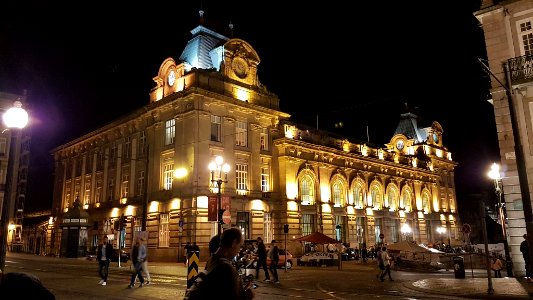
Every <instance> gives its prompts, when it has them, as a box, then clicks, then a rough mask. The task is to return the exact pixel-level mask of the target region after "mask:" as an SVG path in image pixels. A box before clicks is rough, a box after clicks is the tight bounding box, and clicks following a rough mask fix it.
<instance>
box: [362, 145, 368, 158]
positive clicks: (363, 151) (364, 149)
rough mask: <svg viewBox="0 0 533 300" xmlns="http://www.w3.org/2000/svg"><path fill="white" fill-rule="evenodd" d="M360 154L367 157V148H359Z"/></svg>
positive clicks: (364, 146)
mask: <svg viewBox="0 0 533 300" xmlns="http://www.w3.org/2000/svg"><path fill="white" fill-rule="evenodd" d="M361 154H363V156H368V147H367V146H366V145H363V146H362V147H361Z"/></svg>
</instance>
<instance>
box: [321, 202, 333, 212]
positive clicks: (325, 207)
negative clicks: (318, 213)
mask: <svg viewBox="0 0 533 300" xmlns="http://www.w3.org/2000/svg"><path fill="white" fill-rule="evenodd" d="M322 213H331V205H329V204H327V203H324V204H322Z"/></svg>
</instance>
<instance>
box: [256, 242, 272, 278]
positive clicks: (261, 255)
mask: <svg viewBox="0 0 533 300" xmlns="http://www.w3.org/2000/svg"><path fill="white" fill-rule="evenodd" d="M261 268H263V270H264V271H265V281H267V282H268V281H270V275H269V274H268V271H267V251H266V246H265V243H264V242H263V239H262V238H261V237H258V238H257V265H256V266H255V280H259V269H261Z"/></svg>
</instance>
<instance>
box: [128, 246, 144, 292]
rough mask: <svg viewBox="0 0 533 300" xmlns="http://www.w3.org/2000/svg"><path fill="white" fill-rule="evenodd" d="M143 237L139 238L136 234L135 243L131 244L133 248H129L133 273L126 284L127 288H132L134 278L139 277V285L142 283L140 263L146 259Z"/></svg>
mask: <svg viewBox="0 0 533 300" xmlns="http://www.w3.org/2000/svg"><path fill="white" fill-rule="evenodd" d="M143 242H144V238H141V237H139V236H137V239H136V240H135V245H134V246H133V249H132V250H131V261H132V263H133V267H134V270H133V273H132V274H131V280H130V284H129V285H128V288H130V289H131V288H133V287H134V284H135V279H136V278H137V277H139V281H140V282H141V284H140V285H139V287H142V286H143V285H144V278H143V274H142V264H143V262H144V260H145V259H146V246H145V245H144V243H143Z"/></svg>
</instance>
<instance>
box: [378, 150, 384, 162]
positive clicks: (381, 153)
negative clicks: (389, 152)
mask: <svg viewBox="0 0 533 300" xmlns="http://www.w3.org/2000/svg"><path fill="white" fill-rule="evenodd" d="M378 157H379V159H381V160H383V159H384V158H383V149H379V150H378Z"/></svg>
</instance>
